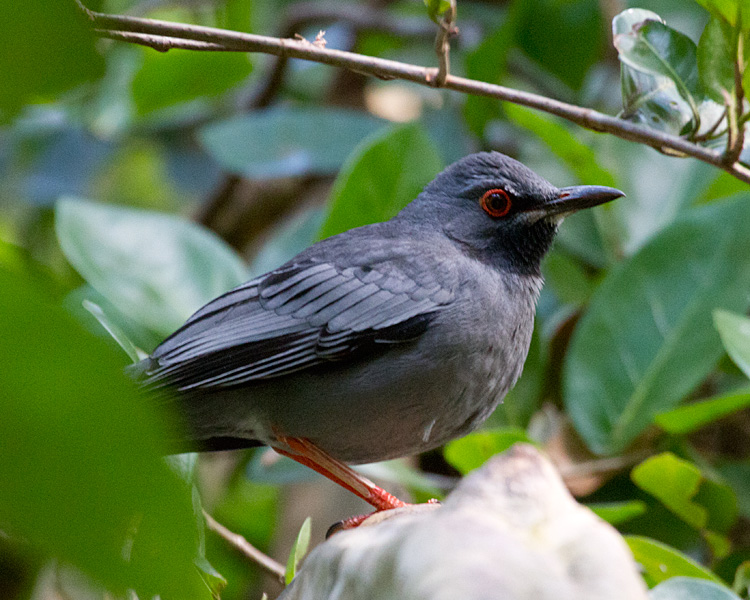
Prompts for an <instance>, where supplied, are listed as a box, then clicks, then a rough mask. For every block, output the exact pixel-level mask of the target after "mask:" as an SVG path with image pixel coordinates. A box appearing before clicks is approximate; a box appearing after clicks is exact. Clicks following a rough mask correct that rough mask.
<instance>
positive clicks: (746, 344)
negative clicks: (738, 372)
mask: <svg viewBox="0 0 750 600" xmlns="http://www.w3.org/2000/svg"><path fill="white" fill-rule="evenodd" d="M714 323H715V324H716V329H718V330H719V335H720V336H721V342H722V343H723V344H724V348H725V349H726V351H727V353H728V354H729V356H731V357H732V360H733V361H734V362H735V364H736V365H737V366H738V367H739V368H740V369H742V372H743V373H744V374H745V375H747V376H748V377H750V319H748V318H747V317H743V316H742V315H738V314H733V313H730V312H727V311H725V310H717V311H716V312H715V313H714Z"/></svg>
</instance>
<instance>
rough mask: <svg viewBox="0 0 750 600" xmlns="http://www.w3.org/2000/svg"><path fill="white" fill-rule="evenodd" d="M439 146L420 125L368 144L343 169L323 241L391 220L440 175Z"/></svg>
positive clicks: (377, 137) (390, 132) (396, 129)
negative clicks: (342, 233) (355, 229)
mask: <svg viewBox="0 0 750 600" xmlns="http://www.w3.org/2000/svg"><path fill="white" fill-rule="evenodd" d="M441 167H442V162H441V159H440V155H439V154H438V152H437V150H436V149H435V146H434V144H433V143H432V142H431V141H430V139H429V138H428V137H427V134H425V133H424V131H423V130H422V128H421V127H420V126H419V125H418V124H409V125H401V126H397V127H393V128H389V129H387V130H386V131H384V132H382V133H380V134H377V135H375V136H373V137H370V138H368V139H367V140H365V141H364V142H363V143H362V145H361V146H360V147H359V148H358V149H357V151H356V152H355V153H354V154H352V156H351V157H350V158H349V160H348V161H347V163H346V164H345V165H344V167H343V168H342V169H341V173H340V174H339V176H338V178H337V179H336V182H335V183H334V185H333V190H332V191H331V199H330V201H329V206H330V209H329V213H328V217H327V219H326V221H325V222H324V223H323V227H322V228H321V230H320V234H319V235H320V237H321V238H325V237H329V236H332V235H335V234H337V233H341V232H342V231H346V230H347V229H351V228H353V227H359V226H360V225H367V224H369V223H376V222H379V221H385V220H387V219H390V218H391V217H392V216H394V215H395V214H396V213H397V212H398V211H399V210H401V209H402V208H403V207H404V206H406V205H407V204H408V203H409V202H411V201H412V200H413V199H414V198H416V197H417V195H418V194H419V193H420V192H421V191H422V188H423V187H424V186H425V185H426V184H428V183H429V182H430V181H431V180H432V178H433V177H435V175H436V174H437V173H438V171H440V169H441Z"/></svg>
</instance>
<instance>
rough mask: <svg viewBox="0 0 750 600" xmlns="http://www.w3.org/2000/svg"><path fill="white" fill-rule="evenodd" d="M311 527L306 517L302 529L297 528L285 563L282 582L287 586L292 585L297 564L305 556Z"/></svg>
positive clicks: (308, 518) (310, 521) (310, 520)
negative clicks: (297, 531)
mask: <svg viewBox="0 0 750 600" xmlns="http://www.w3.org/2000/svg"><path fill="white" fill-rule="evenodd" d="M311 527H312V519H311V518H310V517H307V518H306V519H305V520H304V521H303V523H302V527H300V528H299V533H297V539H295V540H294V544H293V545H292V550H291V551H290V552H289V558H288V559H287V562H286V573H285V575H284V580H285V582H286V584H287V585H289V584H290V583H292V579H294V576H295V575H296V574H297V568H298V567H299V563H300V562H301V561H302V559H303V558H304V557H305V554H307V549H308V548H309V546H310V530H311Z"/></svg>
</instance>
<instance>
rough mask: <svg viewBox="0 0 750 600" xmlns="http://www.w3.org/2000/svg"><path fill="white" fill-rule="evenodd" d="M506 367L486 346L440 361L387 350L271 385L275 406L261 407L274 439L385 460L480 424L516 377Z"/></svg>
mask: <svg viewBox="0 0 750 600" xmlns="http://www.w3.org/2000/svg"><path fill="white" fill-rule="evenodd" d="M398 354H402V356H397V355H398ZM507 363H508V357H506V356H504V355H503V354H502V353H500V352H496V351H495V350H494V349H492V348H491V347H488V348H484V349H483V350H482V351H474V352H469V353H455V354H454V355H453V356H450V357H447V356H441V357H440V360H435V357H434V356H431V355H430V353H422V354H416V357H415V353H414V352H413V349H412V350H411V351H410V350H407V349H406V348H404V350H403V351H401V350H395V349H390V350H389V351H388V352H387V357H385V356H384V357H383V358H382V359H375V360H372V359H370V360H368V361H367V362H366V363H364V364H362V365H358V366H357V365H355V366H346V367H344V366H342V368H341V369H335V368H334V369H333V370H328V369H327V370H326V372H324V373H305V372H303V373H299V374H297V375H295V376H294V377H293V378H291V379H285V380H283V381H281V380H280V381H279V382H277V383H271V382H269V383H271V385H270V388H272V389H269V394H271V395H272V396H274V397H275V400H274V401H273V402H272V405H270V406H269V402H264V404H266V406H269V411H268V417H267V418H268V421H269V422H271V423H274V425H275V427H276V428H277V432H278V433H282V434H284V435H287V436H295V437H305V438H308V439H310V440H311V441H312V442H313V443H315V444H317V445H318V446H319V447H321V448H322V449H324V450H325V451H327V452H328V453H329V454H331V455H332V456H334V457H335V458H337V459H339V460H342V461H344V462H349V463H354V464H356V463H366V462H375V461H380V460H387V459H391V458H396V457H400V456H405V455H409V454H416V453H419V452H424V451H427V450H430V449H432V448H435V447H437V446H439V445H441V444H443V443H445V442H447V441H449V440H451V439H454V438H456V437H460V436H462V435H465V434H466V433H468V432H469V431H471V430H472V429H474V428H475V427H477V426H478V425H479V424H480V423H482V422H483V421H484V420H485V419H486V418H487V417H488V416H489V415H490V413H491V412H492V411H493V410H494V408H495V407H496V406H497V404H498V403H499V402H500V401H501V400H502V397H503V396H504V395H505V394H506V393H507V391H508V389H509V388H510V387H511V386H512V384H513V383H514V382H515V379H516V378H517V373H516V371H517V370H520V367H519V368H518V369H516V368H515V367H514V366H512V367H511V368H510V369H509V368H508V367H509V365H508V364H507ZM521 364H522V363H521ZM433 365H434V366H433ZM437 365H439V366H437ZM264 395H265V394H264ZM257 400H258V397H257V396H256V398H255V401H257ZM269 400H270V398H269ZM255 401H254V402H253V403H254V404H255ZM300 403H305V405H306V406H304V407H303V406H302V405H301V404H300Z"/></svg>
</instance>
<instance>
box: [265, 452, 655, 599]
mask: <svg viewBox="0 0 750 600" xmlns="http://www.w3.org/2000/svg"><path fill="white" fill-rule="evenodd" d="M392 512H393V514H392V515H390V514H389V515H385V518H384V516H383V515H378V516H377V518H374V519H369V520H368V521H365V523H363V525H362V526H360V527H359V528H358V529H355V530H351V531H344V532H341V533H338V534H336V535H334V536H333V537H332V538H331V539H329V540H328V541H327V542H325V543H324V544H322V545H320V546H319V547H318V548H316V549H315V550H314V551H313V552H312V553H311V554H310V556H309V557H308V558H307V560H306V561H305V563H304V565H303V567H302V569H301V570H300V572H299V573H298V575H297V577H296V579H295V580H294V582H293V584H292V585H291V586H290V587H289V588H287V590H285V592H284V593H283V594H282V595H281V597H280V598H281V599H283V600H313V599H315V600H318V599H327V600H360V599H361V600H365V599H367V600H380V599H383V600H385V599H389V600H390V599H394V598H398V599H399V600H443V599H445V600H455V599H457V598H461V599H462V600H466V599H482V600H484V599H487V600H490V599H495V598H496V599H498V600H500V599H502V600H548V599H549V600H552V599H554V600H568V599H570V600H589V599H590V600H594V599H596V600H600V599H602V598H606V599H607V600H645V598H646V597H647V596H646V590H645V587H644V585H643V582H642V580H641V577H640V576H639V574H638V571H637V568H636V565H635V562H634V561H633V558H632V556H631V554H630V551H629V550H628V548H627V546H626V545H625V542H624V541H623V539H622V538H621V537H620V535H619V534H618V533H617V531H616V530H615V529H614V528H613V527H611V526H610V525H608V524H607V523H605V522H604V521H602V520H601V519H599V518H598V517H597V516H596V515H594V513H592V512H591V511H590V510H588V509H587V508H585V507H583V506H581V505H579V504H578V503H576V501H575V500H574V499H573V497H572V496H571V495H570V494H569V493H568V491H567V489H566V488H565V486H564V484H563V482H562V480H561V479H560V477H559V475H558V474H557V472H556V471H555V469H554V467H553V466H552V464H551V463H550V462H549V461H548V460H547V459H546V458H544V457H543V456H542V455H541V454H540V453H539V452H538V451H537V450H536V449H534V448H533V447H531V446H528V445H517V446H515V447H514V448H512V449H511V450H509V451H508V452H506V453H505V454H503V455H501V456H497V457H495V458H494V459H492V460H491V461H489V462H488V463H487V464H486V465H485V466H484V467H483V468H481V469H479V470H477V471H475V472H474V473H472V474H471V475H469V476H468V477H466V478H465V479H464V480H463V481H462V482H461V484H460V485H459V486H458V487H457V488H456V490H455V491H454V492H453V493H452V494H451V495H450V496H449V497H448V499H447V500H446V501H445V502H444V503H443V505H442V506H440V507H438V508H435V507H434V506H429V505H428V506H425V507H418V508H416V510H409V509H407V510H405V511H403V512H402V513H401V514H398V512H397V511H392Z"/></svg>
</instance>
